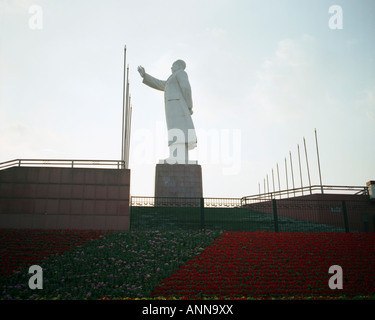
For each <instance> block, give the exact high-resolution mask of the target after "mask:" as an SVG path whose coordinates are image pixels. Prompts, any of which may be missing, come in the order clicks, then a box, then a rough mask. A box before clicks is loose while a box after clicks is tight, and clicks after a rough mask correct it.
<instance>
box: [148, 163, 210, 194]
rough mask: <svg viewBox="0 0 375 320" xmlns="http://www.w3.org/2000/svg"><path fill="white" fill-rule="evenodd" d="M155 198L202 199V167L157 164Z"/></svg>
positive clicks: (195, 165) (196, 165)
mask: <svg viewBox="0 0 375 320" xmlns="http://www.w3.org/2000/svg"><path fill="white" fill-rule="evenodd" d="M155 197H173V198H202V197H203V191H202V167H201V166H200V165H198V164H157V165H156V170H155Z"/></svg>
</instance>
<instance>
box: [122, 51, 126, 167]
mask: <svg viewBox="0 0 375 320" xmlns="http://www.w3.org/2000/svg"><path fill="white" fill-rule="evenodd" d="M125 80H126V45H125V46H124V80H123V88H122V90H123V94H122V136H121V161H125V113H126V111H125V104H126V89H125V87H126V83H125ZM123 164H124V162H123ZM124 168H125V166H124V165H123V169H124Z"/></svg>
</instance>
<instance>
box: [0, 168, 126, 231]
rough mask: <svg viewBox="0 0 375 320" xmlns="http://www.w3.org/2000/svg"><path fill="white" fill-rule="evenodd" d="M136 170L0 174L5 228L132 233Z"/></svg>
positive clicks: (20, 170)
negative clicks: (132, 178)
mask: <svg viewBox="0 0 375 320" xmlns="http://www.w3.org/2000/svg"><path fill="white" fill-rule="evenodd" d="M129 188H130V170H122V169H118V170H116V169H86V168H45V167H13V168H9V169H6V170H2V171H0V228H30V229H83V230H87V229H89V230H90V229H91V230H128V229H129V223H130V216H129V214H130V211H129V196H130V194H129Z"/></svg>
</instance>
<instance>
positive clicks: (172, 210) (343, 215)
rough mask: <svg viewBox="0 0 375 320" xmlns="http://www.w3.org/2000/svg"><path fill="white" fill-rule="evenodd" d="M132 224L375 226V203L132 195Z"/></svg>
mask: <svg viewBox="0 0 375 320" xmlns="http://www.w3.org/2000/svg"><path fill="white" fill-rule="evenodd" d="M130 229H131V230H176V229H186V230H197V229H211V230H218V229H220V230H227V231H257V230H262V231H276V232H282V231H289V232H374V231H375V204H374V203H373V202H370V201H369V200H366V199H364V198H363V197H359V199H358V200H331V199H330V200H306V199H293V198H289V199H271V200H266V201H259V202H255V203H246V201H244V199H243V198H242V199H241V198H155V197H138V196H133V197H132V198H131V207H130Z"/></svg>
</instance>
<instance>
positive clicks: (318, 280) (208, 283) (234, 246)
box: [152, 232, 375, 299]
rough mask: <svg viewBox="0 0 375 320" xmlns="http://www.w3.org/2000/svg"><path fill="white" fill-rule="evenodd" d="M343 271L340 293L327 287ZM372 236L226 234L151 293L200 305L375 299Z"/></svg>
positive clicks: (347, 234)
mask: <svg viewBox="0 0 375 320" xmlns="http://www.w3.org/2000/svg"><path fill="white" fill-rule="evenodd" d="M332 265H340V266H341V267H342V269H343V289H342V290H339V289H336V290H332V289H330V288H329V286H328V281H329V278H330V277H331V276H332V275H333V274H329V273H328V270H329V267H330V266H332ZM374 270H375V234H364V233H318V234H313V233H273V232H226V233H225V234H223V235H222V236H221V237H220V238H219V239H218V240H216V241H215V242H214V243H213V244H212V245H211V246H209V247H207V248H206V250H205V251H204V252H203V253H202V254H201V255H200V256H198V257H196V258H194V259H192V260H190V261H189V262H188V263H187V264H185V265H184V266H182V267H181V268H180V269H179V270H178V271H176V272H175V273H174V274H173V275H172V276H170V277H169V278H167V279H165V280H164V281H163V282H162V283H160V284H159V286H158V287H157V288H156V289H155V290H154V292H153V294H152V296H153V297H166V298H168V297H178V298H189V299H202V298H205V297H221V298H230V299H248V298H256V299H270V298H285V297H289V298H317V299H319V298H335V297H336V298H337V297H346V298H353V297H375V278H374V276H373V271H374Z"/></svg>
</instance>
